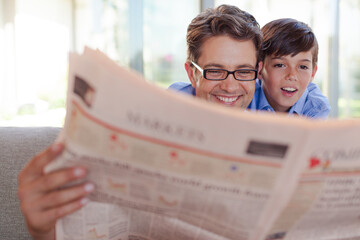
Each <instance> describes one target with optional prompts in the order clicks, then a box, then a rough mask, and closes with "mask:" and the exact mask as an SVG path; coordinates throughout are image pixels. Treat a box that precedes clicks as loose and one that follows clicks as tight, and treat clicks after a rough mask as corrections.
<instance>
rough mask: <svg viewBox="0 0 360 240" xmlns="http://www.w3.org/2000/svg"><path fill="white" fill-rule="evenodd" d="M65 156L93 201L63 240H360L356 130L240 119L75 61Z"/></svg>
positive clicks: (250, 116)
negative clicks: (81, 173) (78, 169)
mask: <svg viewBox="0 0 360 240" xmlns="http://www.w3.org/2000/svg"><path fill="white" fill-rule="evenodd" d="M59 140H60V141H63V142H64V143H65V146H66V147H65V150H64V153H63V154H62V155H61V156H60V157H59V158H58V159H57V160H56V161H55V162H54V163H53V164H52V165H51V166H49V168H48V170H53V169H57V168H62V167H67V166H73V165H83V166H86V167H87V168H88V172H89V174H88V176H87V179H86V180H87V181H90V182H93V183H94V184H95V185H96V190H95V191H94V193H92V194H91V195H90V200H91V201H90V203H89V204H87V205H86V206H85V207H84V208H83V209H81V210H79V211H77V212H75V213H73V214H71V215H69V216H67V217H65V218H63V219H62V220H60V221H58V222H57V225H56V239H57V240H80V239H81V240H85V239H86V240H88V239H94V240H95V239H103V240H107V239H109V240H120V239H121V240H123V239H129V240H162V239H175V240H177V239H179V240H180V239H182V240H183V239H193V240H203V239H204V240H205V239H206V240H220V239H224V240H225V239H236V240H247V239H251V240H254V239H255V240H257V239H259V240H262V239H268V240H270V239H316V240H319V239H360V121H356V120H342V121H339V120H328V121H320V120H317V121H316V120H309V119H305V118H302V117H289V116H285V115H280V114H279V115H275V114H267V113H254V112H247V111H238V110H234V109H230V108H226V107H223V106H218V105H216V104H210V103H208V102H205V101H202V100H200V99H196V98H194V97H192V96H188V95H184V94H181V93H175V92H172V91H170V90H165V89H161V88H160V87H157V86H156V85H154V84H151V83H149V82H147V81H145V80H144V79H143V77H142V76H140V75H138V74H137V73H135V72H132V71H130V70H128V69H125V68H123V67H120V66H118V65H117V64H116V63H114V62H113V61H111V60H110V59H109V58H107V57H106V56H105V55H104V54H102V53H101V52H99V51H95V50H91V49H89V48H86V49H85V51H84V53H83V54H82V55H78V54H75V53H74V54H70V69H69V84H68V93H67V114H66V120H65V124H64V128H63V130H62V132H61V133H60V136H59Z"/></svg>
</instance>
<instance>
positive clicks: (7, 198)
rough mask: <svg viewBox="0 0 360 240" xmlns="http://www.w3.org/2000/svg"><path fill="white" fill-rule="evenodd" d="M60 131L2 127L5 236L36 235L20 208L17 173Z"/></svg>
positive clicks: (7, 239)
mask: <svg viewBox="0 0 360 240" xmlns="http://www.w3.org/2000/svg"><path fill="white" fill-rule="evenodd" d="M59 131H60V128H55V127H0V235H1V239H4V240H22V239H32V238H31V237H30V235H29V233H28V231H27V228H26V225H25V220H24V217H23V215H22V213H21V211H20V206H19V200H18V197H17V186H18V184H17V177H18V174H19V172H20V171H21V169H22V168H23V167H24V166H25V165H26V163H27V162H28V161H29V160H30V159H31V158H32V157H33V156H34V155H35V154H36V153H38V152H40V151H42V150H43V149H45V148H46V147H47V146H49V145H50V144H51V143H52V142H53V141H54V140H55V138H56V137H57V135H58V133H59Z"/></svg>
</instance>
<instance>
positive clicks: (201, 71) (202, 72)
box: [191, 61, 258, 82]
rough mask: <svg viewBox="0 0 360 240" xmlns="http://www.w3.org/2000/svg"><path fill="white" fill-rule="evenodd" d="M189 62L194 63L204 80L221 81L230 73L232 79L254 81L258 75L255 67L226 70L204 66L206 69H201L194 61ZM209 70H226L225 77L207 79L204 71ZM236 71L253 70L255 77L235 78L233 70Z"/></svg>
mask: <svg viewBox="0 0 360 240" xmlns="http://www.w3.org/2000/svg"><path fill="white" fill-rule="evenodd" d="M191 64H192V65H194V66H195V67H196V69H197V70H199V71H200V73H201V74H202V76H203V77H204V78H205V79H206V80H209V81H223V80H225V79H227V78H228V76H229V74H232V75H233V76H234V79H235V80H237V81H243V82H248V81H254V80H256V79H257V75H258V70H256V69H248V68H244V69H237V70H235V71H229V70H226V69H222V68H206V69H202V68H201V67H200V66H199V65H197V64H196V63H195V62H193V61H191ZM209 70H222V71H226V72H227V74H226V77H225V78H222V79H208V78H206V77H205V75H206V72H207V71H209ZM237 71H252V72H255V77H254V79H250V80H249V79H246V80H244V79H237V78H236V76H235V72H237Z"/></svg>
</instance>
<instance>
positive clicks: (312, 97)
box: [169, 80, 331, 118]
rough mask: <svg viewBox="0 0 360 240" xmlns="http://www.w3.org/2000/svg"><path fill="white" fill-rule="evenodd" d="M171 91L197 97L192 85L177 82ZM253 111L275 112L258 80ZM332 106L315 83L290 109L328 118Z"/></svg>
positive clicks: (250, 107) (294, 111)
mask: <svg viewBox="0 0 360 240" xmlns="http://www.w3.org/2000/svg"><path fill="white" fill-rule="evenodd" d="M169 89H173V90H176V91H179V92H183V93H187V94H191V95H193V96H196V90H195V88H193V87H192V86H191V84H190V83H184V82H176V83H173V84H172V85H171V86H170V87H169ZM248 109H249V110H251V111H255V110H260V111H269V112H275V111H274V109H273V108H272V107H271V106H270V104H269V102H268V101H267V99H266V97H265V93H264V90H263V88H262V82H261V80H256V83H255V94H254V97H253V99H252V101H251V103H250V105H249V106H248ZM330 109H331V108H330V104H329V101H328V99H327V97H325V96H324V95H323V94H322V93H321V90H320V88H319V87H318V86H317V85H316V84H315V83H312V82H311V83H309V85H308V87H307V89H306V90H305V92H304V93H303V95H302V96H301V97H300V98H299V100H298V101H297V102H296V103H295V104H294V105H293V106H292V107H291V108H290V110H289V112H288V113H289V114H298V115H303V116H306V117H309V118H327V117H328V116H329V113H330Z"/></svg>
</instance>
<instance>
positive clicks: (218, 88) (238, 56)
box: [185, 35, 261, 109]
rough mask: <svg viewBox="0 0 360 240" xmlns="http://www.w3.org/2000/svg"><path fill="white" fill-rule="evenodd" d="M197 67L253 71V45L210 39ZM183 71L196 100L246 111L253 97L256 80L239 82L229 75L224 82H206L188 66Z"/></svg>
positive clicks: (223, 39) (233, 40)
mask: <svg viewBox="0 0 360 240" xmlns="http://www.w3.org/2000/svg"><path fill="white" fill-rule="evenodd" d="M196 64H197V65H199V66H200V67H201V68H202V69H209V68H216V69H226V70H228V71H234V70H238V69H256V50H255V45H254V43H253V42H252V41H251V40H243V41H240V40H235V39H233V38H231V37H229V36H225V35H224V36H215V37H211V38H209V39H207V40H206V41H205V42H204V43H203V45H202V48H201V56H200V57H199V59H198V62H197V63H196ZM185 68H186V70H187V73H188V77H189V79H190V81H191V84H192V86H193V87H194V88H195V89H196V97H199V98H202V99H205V100H207V101H209V102H214V103H218V104H221V105H224V106H229V107H236V108H243V109H245V108H247V106H248V105H249V104H250V102H251V100H252V98H253V96H254V91H255V80H254V81H239V80H236V79H235V78H234V76H233V75H232V74H229V75H228V77H227V78H226V79H225V80H221V81H212V80H207V79H205V78H204V77H203V76H202V74H201V73H200V71H198V70H196V71H195V72H194V70H193V69H192V68H191V67H190V63H186V64H185ZM259 68H261V64H259Z"/></svg>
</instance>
